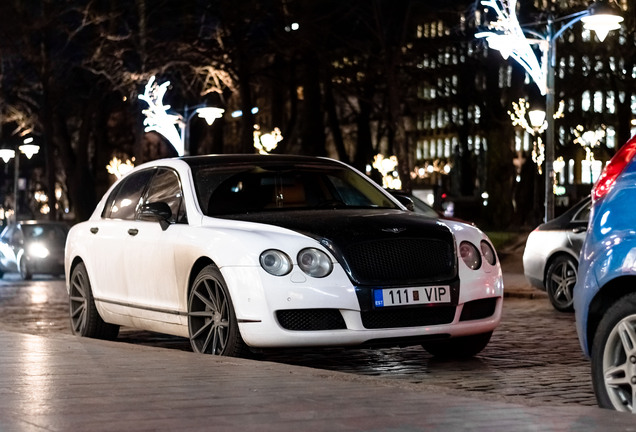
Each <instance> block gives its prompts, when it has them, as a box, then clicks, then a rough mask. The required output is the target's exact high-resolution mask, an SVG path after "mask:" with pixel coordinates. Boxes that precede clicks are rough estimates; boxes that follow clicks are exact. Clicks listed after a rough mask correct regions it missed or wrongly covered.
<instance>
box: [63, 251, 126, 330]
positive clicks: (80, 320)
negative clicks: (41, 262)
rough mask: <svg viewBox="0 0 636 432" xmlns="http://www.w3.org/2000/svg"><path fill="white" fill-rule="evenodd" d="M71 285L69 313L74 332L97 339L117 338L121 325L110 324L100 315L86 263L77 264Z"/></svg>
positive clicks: (72, 274)
mask: <svg viewBox="0 0 636 432" xmlns="http://www.w3.org/2000/svg"><path fill="white" fill-rule="evenodd" d="M69 285H70V290H69V315H70V318H71V331H72V332H73V334H75V335H78V336H84V337H90V338H96V339H115V338H116V337H117V334H118V333H119V326H118V325H115V324H109V323H107V322H105V321H104V320H103V319H102V317H101V316H99V312H97V308H96V307H95V300H94V299H93V291H92V289H91V283H90V280H89V279H88V272H87V271H86V267H85V266H84V263H79V264H78V265H76V266H75V268H74V269H73V272H72V273H71V279H70V283H69Z"/></svg>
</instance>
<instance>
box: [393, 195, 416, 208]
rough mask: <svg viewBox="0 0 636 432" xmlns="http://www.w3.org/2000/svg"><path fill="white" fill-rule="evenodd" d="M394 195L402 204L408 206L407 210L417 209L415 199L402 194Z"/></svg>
mask: <svg viewBox="0 0 636 432" xmlns="http://www.w3.org/2000/svg"><path fill="white" fill-rule="evenodd" d="M392 195H393V198H395V199H396V200H398V201H399V202H400V204H402V205H403V206H404V207H406V209H407V210H409V211H415V204H413V200H412V199H411V198H409V197H407V196H406V195H401V194H392Z"/></svg>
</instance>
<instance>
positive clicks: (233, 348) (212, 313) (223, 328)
mask: <svg viewBox="0 0 636 432" xmlns="http://www.w3.org/2000/svg"><path fill="white" fill-rule="evenodd" d="M188 331H189V334H190V344H191V345H192V350H193V351H194V352H198V353H204V354H213V355H223V356H233V357H241V356H245V355H247V354H248V353H249V350H248V348H247V345H245V342H243V339H242V338H241V334H240V332H239V329H238V323H237V320H236V315H235V314H234V306H233V305H232V299H231V298H230V294H229V291H228V289H227V286H226V284H225V280H224V279H223V275H222V274H221V272H220V271H219V269H218V268H217V267H216V266H215V265H212V264H210V265H208V266H207V267H205V268H204V269H203V270H201V272H200V273H199V274H198V275H197V277H196V279H195V280H194V283H193V284H192V291H190V295H189V297H188Z"/></svg>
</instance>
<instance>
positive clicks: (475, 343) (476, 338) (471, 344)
mask: <svg viewBox="0 0 636 432" xmlns="http://www.w3.org/2000/svg"><path fill="white" fill-rule="evenodd" d="M491 336H492V332H488V333H481V334H477V335H471V336H461V337H456V338H452V339H446V340H441V341H436V342H428V343H426V344H424V345H422V347H423V348H424V349H425V350H426V351H428V352H429V353H430V354H432V355H434V356H435V357H444V358H457V359H462V358H468V357H472V356H474V355H477V354H479V353H480V352H481V351H482V350H483V349H484V348H486V345H488V342H490V337H491Z"/></svg>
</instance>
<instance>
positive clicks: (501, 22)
mask: <svg viewBox="0 0 636 432" xmlns="http://www.w3.org/2000/svg"><path fill="white" fill-rule="evenodd" d="M481 4H482V5H483V6H485V7H488V8H491V9H492V10H493V12H494V13H495V16H496V17H497V19H496V20H495V21H491V22H490V23H489V25H488V29H489V30H491V31H486V32H480V33H477V34H476V35H475V37H476V38H485V39H486V42H487V43H488V46H489V47H491V48H492V49H496V50H498V51H499V52H501V56H502V57H503V58H504V59H508V58H512V59H513V60H515V61H516V62H517V63H519V64H520V65H521V66H522V67H523V68H524V69H525V70H526V72H527V73H528V75H530V77H531V78H532V81H534V82H535V83H536V85H537V87H538V88H539V91H540V92H541V94H542V95H545V94H546V93H547V89H548V84H547V83H548V79H547V71H546V69H545V68H543V67H541V65H545V64H547V58H548V46H549V44H548V41H547V40H545V39H538V38H528V37H526V35H525V33H524V31H523V29H522V28H521V25H520V24H519V20H518V19H517V15H516V10H517V1H516V0H482V2H481ZM532 45H538V46H539V48H540V50H541V61H540V62H539V59H538V58H537V55H536V54H535V51H534V50H533V49H532Z"/></svg>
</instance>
